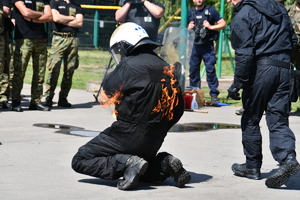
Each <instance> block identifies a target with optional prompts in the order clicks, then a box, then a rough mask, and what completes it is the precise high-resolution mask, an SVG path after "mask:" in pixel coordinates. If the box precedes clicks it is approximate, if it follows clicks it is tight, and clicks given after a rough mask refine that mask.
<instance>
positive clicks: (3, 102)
mask: <svg viewBox="0 0 300 200" xmlns="http://www.w3.org/2000/svg"><path fill="white" fill-rule="evenodd" d="M1 104H2V109H10V108H11V105H10V103H8V101H2V102H1Z"/></svg>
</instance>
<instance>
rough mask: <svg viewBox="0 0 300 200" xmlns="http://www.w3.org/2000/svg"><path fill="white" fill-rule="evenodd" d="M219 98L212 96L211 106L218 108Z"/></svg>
mask: <svg viewBox="0 0 300 200" xmlns="http://www.w3.org/2000/svg"><path fill="white" fill-rule="evenodd" d="M218 103H219V98H218V96H211V106H218Z"/></svg>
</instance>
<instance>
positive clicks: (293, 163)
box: [265, 154, 300, 188]
mask: <svg viewBox="0 0 300 200" xmlns="http://www.w3.org/2000/svg"><path fill="white" fill-rule="evenodd" d="M299 171H300V165H299V163H298V161H297V160H296V158H295V156H294V155H293V154H289V155H288V157H287V158H286V159H285V161H284V162H283V163H282V164H281V165H280V167H279V169H278V170H277V171H276V172H275V173H274V174H272V175H271V176H270V177H268V178H267V180H266V183H265V184H266V186H267V187H269V188H279V187H280V186H282V185H283V184H285V183H286V182H287V181H288V180H289V178H290V176H293V175H295V174H297V173H298V172H299Z"/></svg>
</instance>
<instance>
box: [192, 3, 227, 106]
mask: <svg viewBox="0 0 300 200" xmlns="http://www.w3.org/2000/svg"><path fill="white" fill-rule="evenodd" d="M205 1H206V0H193V2H194V4H195V7H194V8H191V9H190V10H189V13H188V29H189V30H194V32H195V40H194V43H193V47H192V54H191V58H190V86H192V87H195V88H201V79H200V64H201V61H202V60H203V61H204V64H205V68H206V80H207V83H208V86H209V89H210V92H209V94H210V96H211V101H212V105H216V104H217V103H218V101H219V99H218V95H219V93H220V92H219V90H218V86H219V81H218V78H217V75H216V69H215V64H216V61H217V59H216V53H215V50H214V41H217V40H218V36H219V32H218V31H219V30H221V29H224V28H226V22H225V20H224V19H223V18H222V17H221V16H220V14H219V13H218V11H217V10H216V9H215V8H213V7H211V6H208V5H205V4H204V3H205Z"/></svg>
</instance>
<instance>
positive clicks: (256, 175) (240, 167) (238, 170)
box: [231, 163, 261, 180]
mask: <svg viewBox="0 0 300 200" xmlns="http://www.w3.org/2000/svg"><path fill="white" fill-rule="evenodd" d="M231 169H232V171H233V172H234V174H235V175H237V176H241V177H247V178H249V179H254V180H259V179H261V173H260V169H258V168H253V169H249V168H247V166H246V164H245V163H244V164H237V163H234V164H233V165H232V167H231Z"/></svg>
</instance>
